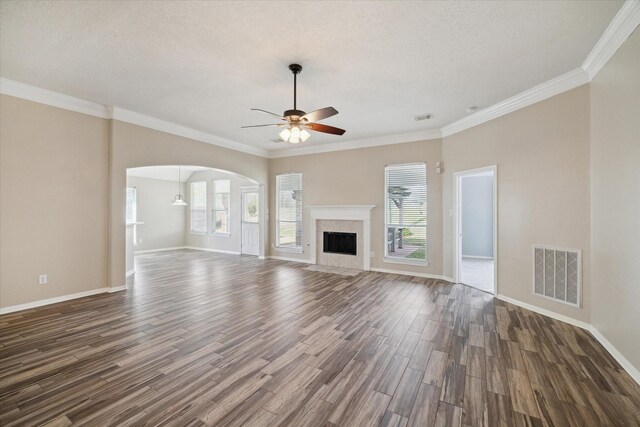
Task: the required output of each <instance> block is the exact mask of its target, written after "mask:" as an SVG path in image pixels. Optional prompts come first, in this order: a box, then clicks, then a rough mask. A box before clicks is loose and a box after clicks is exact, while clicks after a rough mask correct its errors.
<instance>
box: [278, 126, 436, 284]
mask: <svg viewBox="0 0 640 427" xmlns="http://www.w3.org/2000/svg"><path fill="white" fill-rule="evenodd" d="M441 149H442V144H441V141H440V140H439V139H435V140H430V141H418V142H408V143H404V144H395V145H386V146H381V147H371V148H362V149H358V150H345V151H336V152H331V153H322V154H310V155H304V156H295V157H283V158H279V159H273V160H271V170H270V176H269V178H270V180H269V185H270V188H271V189H272V191H271V193H272V194H275V188H276V175H277V174H280V173H287V172H302V191H303V196H302V199H303V206H305V207H306V206H309V205H369V204H370V205H376V207H375V208H374V209H373V211H372V214H371V250H372V251H373V252H374V257H373V258H372V259H371V267H372V268H383V269H393V270H401V271H407V272H416V273H422V274H435V275H440V274H442V243H441V242H442V205H441V200H442V194H441V185H442V184H441V175H437V174H436V170H435V169H436V168H435V165H436V162H437V161H440V160H441V157H442V152H441ZM422 161H424V162H426V163H427V187H428V189H427V222H428V229H427V259H428V264H429V265H428V266H426V267H425V266H414V265H404V264H396V263H388V262H385V261H384V260H383V255H384V240H385V236H384V234H385V233H384V208H383V206H384V167H385V166H386V165H391V164H399V163H414V162H422ZM269 206H270V212H271V215H270V224H269V229H270V230H271V236H272V239H271V241H272V242H275V238H274V237H273V236H275V212H276V208H275V197H273V196H272V197H271V198H270V199H269ZM303 228H304V231H303V237H302V246H303V249H304V253H302V254H296V253H290V252H281V251H278V250H277V249H276V248H274V247H272V248H271V254H272V255H275V256H282V257H287V258H297V259H305V260H308V259H309V248H308V246H307V245H308V243H309V233H310V224H309V210H308V209H306V208H305V209H304V210H303ZM272 246H273V245H272Z"/></svg>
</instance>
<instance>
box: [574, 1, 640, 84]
mask: <svg viewBox="0 0 640 427" xmlns="http://www.w3.org/2000/svg"><path fill="white" fill-rule="evenodd" d="M638 25H640V1H638V0H627V1H626V2H624V4H623V5H622V7H621V8H620V10H619V11H618V13H617V14H616V16H615V17H614V18H613V19H612V20H611V23H610V24H609V26H608V27H607V29H606V30H605V31H604V33H602V37H600V40H598V42H597V43H596V45H595V46H594V47H593V49H592V50H591V53H589V56H587V59H585V60H584V62H583V63H582V68H583V69H584V70H585V71H586V72H587V73H588V74H589V81H591V80H593V78H594V77H595V76H596V75H597V74H598V72H599V71H600V70H601V69H602V67H604V65H605V64H606V63H607V61H609V59H611V57H612V56H613V54H614V53H616V50H618V48H619V47H620V46H622V43H624V42H625V40H627V38H629V36H630V35H631V33H633V31H634V30H635V29H636V28H637V27H638Z"/></svg>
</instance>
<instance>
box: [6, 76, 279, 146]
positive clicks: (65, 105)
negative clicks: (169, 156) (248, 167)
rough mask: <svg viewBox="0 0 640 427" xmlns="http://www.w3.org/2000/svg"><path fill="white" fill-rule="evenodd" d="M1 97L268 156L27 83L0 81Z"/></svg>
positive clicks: (228, 141) (132, 113) (187, 129)
mask: <svg viewBox="0 0 640 427" xmlns="http://www.w3.org/2000/svg"><path fill="white" fill-rule="evenodd" d="M0 93H2V94H3V95H9V96H14V97H16V98H21V99H26V100H27V101H33V102H37V103H39V104H44V105H50V106H52V107H58V108H62V109H64V110H70V111H75V112H76V113H82V114H88V115H90V116H94V117H99V118H102V119H115V120H119V121H122V122H127V123H131V124H135V125H139V126H143V127H146V128H149V129H155V130H159V131H161V132H166V133H170V134H172V135H178V136H183V137H185V138H189V139H193V140H196V141H200V142H206V143H208V144H212V145H217V146H220V147H224V148H229V149H231V150H236V151H241V152H243V153H248V154H253V155H256V156H260V157H267V156H268V152H267V151H266V150H263V149H260V148H257V147H252V146H250V145H246V144H242V143H239V142H235V141H231V140H229V139H225V138H221V137H219V136H216V135H212V134H209V133H206V132H202V131H199V130H196V129H192V128H189V127H187V126H182V125H179V124H176V123H172V122H168V121H166V120H162V119H157V118H155V117H151V116H147V115H145V114H141V113H136V112H135V111H130V110H126V109H124V108H120V107H115V106H114V107H111V106H108V105H104V104H98V103H96V102H91V101H86V100H84V99H80V98H76V97H73V96H69V95H64V94H62V93H59V92H54V91H51V90H47V89H42V88H39V87H36V86H32V85H29V84H26V83H20V82H17V81H15V80H10V79H7V78H4V77H0Z"/></svg>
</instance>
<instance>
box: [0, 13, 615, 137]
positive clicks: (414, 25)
mask: <svg viewBox="0 0 640 427" xmlns="http://www.w3.org/2000/svg"><path fill="white" fill-rule="evenodd" d="M621 5H622V2H621V1H588V2H580V1H552V2H549V1H526V2H522V1H518V2H513V1H512V2H508V1H494V2H480V1H476V2H377V1H376V2H276V1H264V2H241V1H236V2H198V1H190V2H172V1H159V2H156V1H127V2H124V1H123V2H110V1H101V2H89V1H82V2H75V1H49V2H37V1H28V2H27V1H2V2H1V6H0V8H1V9H0V15H1V18H0V19H1V20H0V74H1V75H2V77H5V78H9V79H12V80H16V81H19V82H23V83H27V84H31V85H35V86H39V87H42V88H45V89H49V90H53V91H57V92H61V93H64V94H67V95H71V96H75V97H78V98H83V99H86V100H90V101H94V102H98V103H103V104H108V105H116V106H118V107H122V108H125V109H129V110H133V111H136V112H139V113H143V114H147V115H150V116H154V117H157V118H160V119H164V120H167V121H171V122H175V123H179V124H181V125H185V126H189V127H192V128H195V129H198V130H202V131H205V132H208V133H211V134H214V135H218V136H221V137H224V138H228V139H230V140H233V141H237V142H241V143H245V144H250V145H253V146H256V147H260V148H263V149H268V150H273V149H283V148H286V147H287V145H285V144H276V143H274V142H272V141H270V140H272V139H274V138H277V130H276V129H274V128H262V129H240V126H242V125H248V124H261V123H271V122H272V121H271V120H270V117H269V116H266V115H262V114H260V113H257V112H252V111H249V109H250V108H252V107H253V108H262V109H266V110H270V111H275V112H278V113H280V112H282V111H283V110H285V109H289V108H292V77H291V74H290V73H289V71H288V69H287V65H288V64H289V63H291V62H298V63H300V64H302V65H303V67H304V70H303V71H302V74H301V75H300V77H299V84H298V107H299V108H302V109H303V110H306V111H311V110H315V109H317V108H322V107H326V106H329V105H331V106H333V107H335V108H336V109H337V110H338V111H340V114H339V115H337V116H335V117H333V118H330V119H327V120H326V121H324V122H323V123H326V124H329V125H334V126H338V127H342V128H345V129H346V130H347V133H346V134H345V135H344V136H342V137H338V136H329V135H321V134H314V135H313V137H312V138H311V139H310V140H309V141H308V142H307V143H306V145H309V144H327V143H335V142H339V141H346V140H353V139H361V138H369V137H376V136H381V135H392V134H398V133H406V132H416V131H420V130H427V129H437V128H440V127H441V126H443V125H446V124H448V123H450V122H452V121H455V120H457V119H460V118H462V117H464V116H466V115H467V114H469V113H467V112H466V108H467V107H469V106H471V105H475V106H479V107H486V106H489V105H492V104H494V103H496V102H498V101H501V100H503V99H505V98H508V97H510V96H513V95H515V94H517V93H519V92H521V91H523V90H526V89H529V88H531V87H533V86H535V85H537V84H539V83H542V82H544V81H546V80H549V79H551V78H553V77H556V76H558V75H560V74H563V73H565V72H567V71H570V70H572V69H574V68H577V67H579V66H580V65H581V63H582V61H583V60H584V59H585V58H586V56H587V54H588V53H589V51H590V50H591V49H592V48H593V46H594V45H595V43H596V41H597V40H598V39H599V38H600V36H601V35H602V33H603V31H604V30H605V28H606V27H607V25H608V24H609V22H610V21H611V19H612V18H613V16H614V15H615V13H616V12H617V11H618V9H619V8H620V6H621ZM423 113H432V114H433V119H431V120H428V121H421V122H416V121H414V120H413V116H414V115H420V114H423Z"/></svg>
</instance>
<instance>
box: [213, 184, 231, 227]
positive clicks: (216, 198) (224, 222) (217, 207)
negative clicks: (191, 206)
mask: <svg viewBox="0 0 640 427" xmlns="http://www.w3.org/2000/svg"><path fill="white" fill-rule="evenodd" d="M230 206H231V181H230V180H228V179H215V180H213V227H214V228H213V232H214V233H224V234H228V233H230V227H229V209H230Z"/></svg>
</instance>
